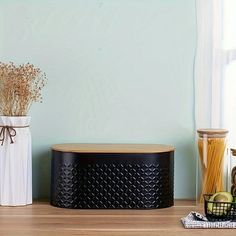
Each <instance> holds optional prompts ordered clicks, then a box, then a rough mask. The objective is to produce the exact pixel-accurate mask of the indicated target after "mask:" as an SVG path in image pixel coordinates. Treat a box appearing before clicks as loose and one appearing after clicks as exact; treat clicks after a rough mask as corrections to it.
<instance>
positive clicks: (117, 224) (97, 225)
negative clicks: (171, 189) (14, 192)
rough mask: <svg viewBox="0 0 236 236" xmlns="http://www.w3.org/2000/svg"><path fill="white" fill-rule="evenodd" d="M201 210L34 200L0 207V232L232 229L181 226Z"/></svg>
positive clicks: (112, 235)
mask: <svg viewBox="0 0 236 236" xmlns="http://www.w3.org/2000/svg"><path fill="white" fill-rule="evenodd" d="M191 210H197V211H200V212H201V211H202V207H196V206H194V203H193V202H191V201H176V203H175V206H174V207H171V208H166V209H158V210H70V209H60V208H55V207H52V206H50V205H49V204H48V203H47V202H36V203H34V204H33V205H30V206H26V207H0V235H1V236H5V235H6V236H11V235H17V236H21V235H24V236H28V235H34V236H35V235H36V236H37V235H39V236H41V235H57V236H68V235H82V236H83V235H93V236H101V235H105V236H121V235H122V236H128V235H129V236H154V235H155V236H157V235H160V236H178V235H181V236H185V235H186V236H191V235H200V236H203V235H206V236H213V235H214V236H216V234H217V235H219V236H227V235H232V236H233V235H236V230H235V229H223V230H219V229H218V230H216V229H208V230H206V229H191V230H187V229H184V228H183V226H182V224H181V222H180V218H181V217H183V216H185V215H187V214H188V213H189V212H190V211H191Z"/></svg>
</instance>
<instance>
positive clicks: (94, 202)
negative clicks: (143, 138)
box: [51, 144, 174, 209]
mask: <svg viewBox="0 0 236 236" xmlns="http://www.w3.org/2000/svg"><path fill="white" fill-rule="evenodd" d="M173 192H174V148H173V147H172V146H165V145H156V144H58V145H54V146H53V147H52V161H51V205H53V206H56V207H63V208H77V209H105V208H107V209H155V208H164V207H170V206H173V204H174V201H173Z"/></svg>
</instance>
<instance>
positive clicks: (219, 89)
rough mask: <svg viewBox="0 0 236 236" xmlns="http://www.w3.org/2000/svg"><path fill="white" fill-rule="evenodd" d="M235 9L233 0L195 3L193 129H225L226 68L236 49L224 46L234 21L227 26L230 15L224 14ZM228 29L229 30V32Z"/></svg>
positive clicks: (235, 0)
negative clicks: (195, 36)
mask: <svg viewBox="0 0 236 236" xmlns="http://www.w3.org/2000/svg"><path fill="white" fill-rule="evenodd" d="M227 4H228V5H227ZM230 4H231V5H230ZM234 6H235V7H236V0H196V13H197V49H196V58H195V73H194V76H195V124H196V129H198V128H227V127H228V124H227V120H228V119H227V117H226V116H227V115H229V114H227V112H226V103H227V102H228V101H227V100H226V99H227V96H226V93H227V90H226V78H225V70H226V67H227V65H229V64H230V63H231V62H232V61H233V60H235V59H236V50H235V48H233V47H227V37H231V36H232V37H233V35H232V34H233V31H234V28H236V18H235V25H232V26H230V25H228V24H229V21H227V17H228V18H229V17H230V13H229V12H227V8H228V9H231V8H232V7H234ZM234 12H236V8H235V9H234ZM234 15H235V14H234ZM232 17H233V16H232ZM232 17H231V18H232ZM228 20H229V19H228ZM231 20H233V19H231ZM230 27H232V32H231V33H230ZM227 30H228V33H227ZM227 34H228V35H227ZM230 34H231V35H230ZM231 39H232V38H231ZM235 39H236V38H235ZM225 42H226V44H225ZM235 42H236V41H235ZM235 79H236V78H235ZM235 93H236V88H235ZM235 128H236V120H235ZM235 131H236V130H235Z"/></svg>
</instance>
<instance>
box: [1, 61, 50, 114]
mask: <svg viewBox="0 0 236 236" xmlns="http://www.w3.org/2000/svg"><path fill="white" fill-rule="evenodd" d="M45 83H46V75H45V74H44V73H42V71H41V70H40V69H39V68H36V67H35V66H34V65H32V64H29V63H27V64H22V65H19V66H16V65H15V64H14V63H13V62H10V63H2V62H0V115H3V116H25V115H27V113H28V111H29V108H30V106H31V105H32V103H33V102H42V94H41V91H42V88H43V87H44V86H45Z"/></svg>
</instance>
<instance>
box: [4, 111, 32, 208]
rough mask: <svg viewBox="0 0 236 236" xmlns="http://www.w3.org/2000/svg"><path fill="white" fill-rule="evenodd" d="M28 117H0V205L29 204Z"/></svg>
mask: <svg viewBox="0 0 236 236" xmlns="http://www.w3.org/2000/svg"><path fill="white" fill-rule="evenodd" d="M29 124H30V117H29V116H16V117H15V116H0V205H2V206H22V205H27V204H32V149H31V134H30V129H29Z"/></svg>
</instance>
